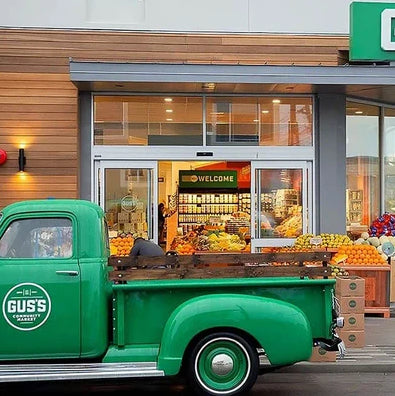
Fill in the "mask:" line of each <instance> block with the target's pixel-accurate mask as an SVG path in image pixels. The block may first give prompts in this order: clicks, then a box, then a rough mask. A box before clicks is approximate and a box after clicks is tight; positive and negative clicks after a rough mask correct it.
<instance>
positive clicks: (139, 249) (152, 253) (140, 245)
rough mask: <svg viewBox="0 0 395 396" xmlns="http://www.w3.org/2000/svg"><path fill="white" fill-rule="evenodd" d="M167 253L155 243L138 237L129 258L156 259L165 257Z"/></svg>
mask: <svg viewBox="0 0 395 396" xmlns="http://www.w3.org/2000/svg"><path fill="white" fill-rule="evenodd" d="M164 255H165V252H164V251H163V249H162V248H161V247H160V246H159V245H158V244H156V243H155V242H153V241H150V240H148V239H144V238H143V237H138V238H136V239H135V240H134V243H133V247H132V249H131V250H130V253H129V256H132V257H135V256H146V257H156V256H164Z"/></svg>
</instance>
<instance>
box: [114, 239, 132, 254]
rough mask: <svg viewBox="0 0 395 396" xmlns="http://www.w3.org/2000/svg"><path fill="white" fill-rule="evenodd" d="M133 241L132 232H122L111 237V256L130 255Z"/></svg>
mask: <svg viewBox="0 0 395 396" xmlns="http://www.w3.org/2000/svg"><path fill="white" fill-rule="evenodd" d="M133 243H134V238H133V236H132V234H121V235H119V236H117V237H115V238H110V254H111V256H128V255H129V252H130V250H131V249H132V247H133Z"/></svg>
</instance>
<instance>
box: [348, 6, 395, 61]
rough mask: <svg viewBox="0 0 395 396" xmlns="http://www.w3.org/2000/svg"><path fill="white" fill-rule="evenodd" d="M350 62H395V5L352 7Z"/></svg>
mask: <svg viewBox="0 0 395 396" xmlns="http://www.w3.org/2000/svg"><path fill="white" fill-rule="evenodd" d="M350 60H351V61H395V3H378V2H356V1H354V2H352V3H351V5H350Z"/></svg>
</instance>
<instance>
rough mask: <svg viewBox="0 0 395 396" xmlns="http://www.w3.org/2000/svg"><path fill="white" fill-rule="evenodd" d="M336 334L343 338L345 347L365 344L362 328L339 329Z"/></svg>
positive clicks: (361, 346) (356, 346) (358, 346)
mask: <svg viewBox="0 0 395 396" xmlns="http://www.w3.org/2000/svg"><path fill="white" fill-rule="evenodd" d="M338 335H339V337H340V338H341V339H342V340H343V342H344V345H345V346H346V348H363V347H364V346H365V331H364V330H343V329H339V331H338Z"/></svg>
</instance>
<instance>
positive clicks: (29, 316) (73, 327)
mask: <svg viewBox="0 0 395 396" xmlns="http://www.w3.org/2000/svg"><path fill="white" fill-rule="evenodd" d="M76 224H77V222H76V220H75V219H74V218H73V217H71V216H65V215H64V214H59V215H55V216H54V215H51V217H48V216H45V215H39V214H31V215H30V214H29V216H27V215H25V217H24V218H14V219H10V220H9V221H8V222H7V223H5V224H4V226H3V227H2V229H0V298H1V306H2V315H1V316H2V317H1V319H0V334H1V337H2V340H3V342H1V343H0V359H2V360H5V359H37V358H51V357H64V358H71V357H78V356H79V355H80V324H81V320H80V304H81V295H80V281H81V280H80V268H79V263H78V259H77V252H76V247H77V244H76V232H75V231H76Z"/></svg>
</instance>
